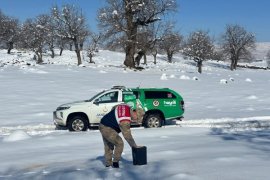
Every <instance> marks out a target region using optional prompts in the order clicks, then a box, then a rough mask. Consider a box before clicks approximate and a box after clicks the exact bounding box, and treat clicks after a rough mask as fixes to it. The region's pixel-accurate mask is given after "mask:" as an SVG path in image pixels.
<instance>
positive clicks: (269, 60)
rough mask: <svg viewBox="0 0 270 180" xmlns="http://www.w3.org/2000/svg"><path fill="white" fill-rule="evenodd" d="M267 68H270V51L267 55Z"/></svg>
mask: <svg viewBox="0 0 270 180" xmlns="http://www.w3.org/2000/svg"><path fill="white" fill-rule="evenodd" d="M266 63H267V68H270V50H269V51H268V52H267V54H266Z"/></svg>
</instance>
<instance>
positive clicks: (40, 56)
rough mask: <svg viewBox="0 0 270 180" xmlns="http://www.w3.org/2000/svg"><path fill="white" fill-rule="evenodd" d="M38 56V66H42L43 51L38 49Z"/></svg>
mask: <svg viewBox="0 0 270 180" xmlns="http://www.w3.org/2000/svg"><path fill="white" fill-rule="evenodd" d="M36 55H37V57H38V59H37V64H42V63H43V60H42V49H38V50H37V51H36Z"/></svg>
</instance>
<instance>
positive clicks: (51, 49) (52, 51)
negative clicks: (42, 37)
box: [50, 47, 55, 58]
mask: <svg viewBox="0 0 270 180" xmlns="http://www.w3.org/2000/svg"><path fill="white" fill-rule="evenodd" d="M50 51H51V53H52V55H51V57H52V58H54V55H55V54H54V49H53V47H50Z"/></svg>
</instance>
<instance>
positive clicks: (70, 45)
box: [69, 43, 72, 51]
mask: <svg viewBox="0 0 270 180" xmlns="http://www.w3.org/2000/svg"><path fill="white" fill-rule="evenodd" d="M69 50H70V51H72V44H71V43H70V44H69Z"/></svg>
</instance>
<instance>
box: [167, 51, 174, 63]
mask: <svg viewBox="0 0 270 180" xmlns="http://www.w3.org/2000/svg"><path fill="white" fill-rule="evenodd" d="M167 57H168V62H169V63H172V57H173V53H172V52H167Z"/></svg>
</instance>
